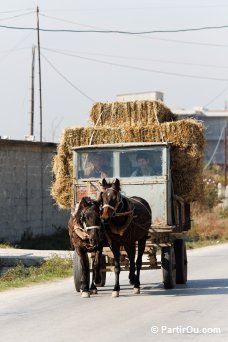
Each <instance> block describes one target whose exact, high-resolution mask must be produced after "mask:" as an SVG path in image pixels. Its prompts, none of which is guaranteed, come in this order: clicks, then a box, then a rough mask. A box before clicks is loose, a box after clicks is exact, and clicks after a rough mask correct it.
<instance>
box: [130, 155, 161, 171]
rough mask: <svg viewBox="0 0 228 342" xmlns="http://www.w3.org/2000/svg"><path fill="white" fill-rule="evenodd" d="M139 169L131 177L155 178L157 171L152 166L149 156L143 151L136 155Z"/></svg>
mask: <svg viewBox="0 0 228 342" xmlns="http://www.w3.org/2000/svg"><path fill="white" fill-rule="evenodd" d="M136 161H137V165H138V167H137V169H136V170H135V171H134V172H133V173H132V174H131V177H143V176H154V175H155V174H156V171H155V170H154V169H153V167H152V166H151V165H150V158H149V155H148V154H147V153H146V152H144V151H141V152H139V153H137V155H136Z"/></svg>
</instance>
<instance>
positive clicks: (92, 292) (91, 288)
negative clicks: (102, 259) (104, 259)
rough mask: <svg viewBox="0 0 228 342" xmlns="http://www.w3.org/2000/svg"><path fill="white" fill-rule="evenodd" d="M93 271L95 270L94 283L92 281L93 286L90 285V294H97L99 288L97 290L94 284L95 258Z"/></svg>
mask: <svg viewBox="0 0 228 342" xmlns="http://www.w3.org/2000/svg"><path fill="white" fill-rule="evenodd" d="M92 269H93V273H92V281H91V285H90V293H91V294H97V288H96V285H95V284H94V279H95V257H94V258H93V264H92Z"/></svg>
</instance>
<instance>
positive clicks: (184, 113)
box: [172, 107, 228, 165]
mask: <svg viewBox="0 0 228 342" xmlns="http://www.w3.org/2000/svg"><path fill="white" fill-rule="evenodd" d="M172 111H173V112H174V113H176V114H178V115H180V117H181V118H187V117H188V118H189V117H190V118H195V119H197V120H200V121H202V122H203V123H204V125H205V128H206V131H205V133H206V150H205V160H206V161H207V162H209V161H210V162H211V163H215V164H220V165H224V161H225V128H227V130H226V131H228V110H209V109H206V108H203V107H194V108H193V109H172ZM227 134H228V132H227Z"/></svg>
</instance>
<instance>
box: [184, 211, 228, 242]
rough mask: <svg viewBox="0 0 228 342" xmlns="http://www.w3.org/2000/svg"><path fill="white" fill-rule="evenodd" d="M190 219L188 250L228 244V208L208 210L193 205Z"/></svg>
mask: <svg viewBox="0 0 228 342" xmlns="http://www.w3.org/2000/svg"><path fill="white" fill-rule="evenodd" d="M192 218H193V222H192V228H191V229H190V231H189V232H188V235H187V247H188V248H197V247H204V246H208V245H215V244H218V243H223V242H228V208H221V207H214V208H213V209H210V210H209V209H205V208H202V207H200V206H198V205H195V206H194V205H193V206H192Z"/></svg>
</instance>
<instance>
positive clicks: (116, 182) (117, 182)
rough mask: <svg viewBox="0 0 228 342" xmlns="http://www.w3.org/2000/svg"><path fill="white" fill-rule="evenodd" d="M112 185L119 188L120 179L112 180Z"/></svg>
mask: <svg viewBox="0 0 228 342" xmlns="http://www.w3.org/2000/svg"><path fill="white" fill-rule="evenodd" d="M112 186H114V187H115V188H118V189H120V181H119V179H118V178H115V179H114V181H113V182H112Z"/></svg>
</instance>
